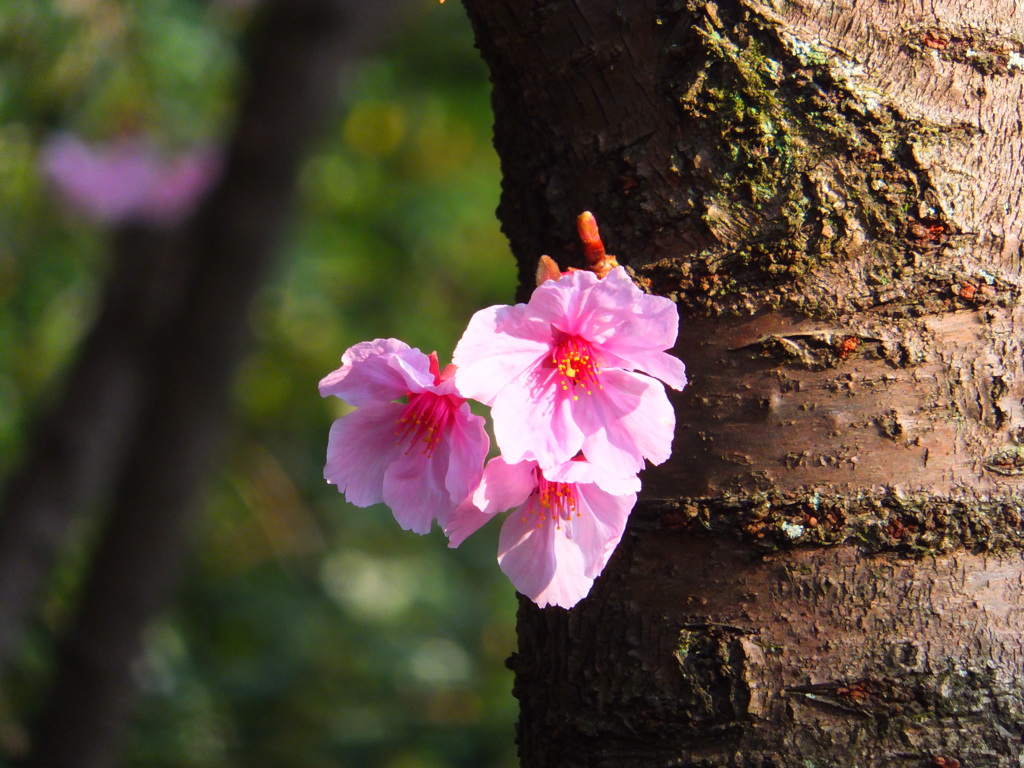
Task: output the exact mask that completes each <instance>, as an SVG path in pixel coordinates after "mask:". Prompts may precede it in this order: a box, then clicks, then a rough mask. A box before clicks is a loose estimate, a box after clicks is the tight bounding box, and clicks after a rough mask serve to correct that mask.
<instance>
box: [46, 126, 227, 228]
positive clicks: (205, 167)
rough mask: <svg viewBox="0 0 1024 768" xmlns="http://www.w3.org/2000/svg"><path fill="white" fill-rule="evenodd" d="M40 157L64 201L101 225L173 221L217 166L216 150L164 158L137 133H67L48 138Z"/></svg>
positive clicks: (188, 208) (199, 192)
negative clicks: (105, 136)
mask: <svg viewBox="0 0 1024 768" xmlns="http://www.w3.org/2000/svg"><path fill="white" fill-rule="evenodd" d="M41 162H42V168H43V171H44V173H45V174H46V176H47V177H48V178H49V180H50V181H51V183H52V184H53V185H54V187H55V188H56V190H57V193H58V194H59V195H60V197H61V199H62V200H63V202H64V203H65V204H66V205H67V206H68V207H69V208H71V209H73V210H74V211H76V212H78V213H80V214H82V215H83V216H86V217H88V218H90V219H93V220H95V221H97V222H100V223H103V224H120V223H123V222H126V221H146V222H149V223H151V224H159V225H170V224H174V223H177V222H178V221H180V220H181V219H183V218H184V217H185V216H187V215H188V214H190V213H191V212H192V209H193V208H194V206H195V204H196V203H197V202H198V200H199V198H200V197H201V196H202V195H203V194H204V193H205V192H206V191H207V190H208V189H209V187H210V185H211V184H212V183H213V181H214V179H215V178H216V177H217V175H218V174H219V173H220V169H221V158H220V154H219V153H218V152H215V151H213V150H209V149H195V150H192V151H189V152H185V153H182V154H180V155H177V156H175V157H165V156H163V155H162V154H160V153H159V152H158V151H157V150H156V149H155V148H154V147H153V145H152V144H151V143H150V142H148V141H146V140H144V139H142V138H139V137H123V138H120V139H118V140H116V141H112V142H108V143H105V144H87V143H86V142H84V141H82V140H81V139H79V138H77V137H76V136H73V135H71V134H66V133H62V134H57V135H55V136H53V137H51V138H50V139H49V140H48V141H47V143H46V145H45V146H44V147H43V150H42V155H41Z"/></svg>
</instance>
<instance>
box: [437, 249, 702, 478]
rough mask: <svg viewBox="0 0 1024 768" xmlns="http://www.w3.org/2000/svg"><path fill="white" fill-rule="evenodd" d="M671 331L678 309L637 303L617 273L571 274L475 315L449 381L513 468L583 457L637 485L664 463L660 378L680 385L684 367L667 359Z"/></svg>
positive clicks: (666, 415) (637, 295) (651, 300)
mask: <svg viewBox="0 0 1024 768" xmlns="http://www.w3.org/2000/svg"><path fill="white" fill-rule="evenodd" d="M678 328H679V315H678V312H677V310H676V306H675V304H673V303H672V302H671V301H670V300H668V299H666V298H662V297H660V296H649V295H647V294H645V293H643V292H642V291H641V290H640V289H639V288H637V287H636V285H635V284H634V283H633V281H632V280H630V278H629V276H628V275H627V274H626V272H625V270H624V269H623V268H622V267H616V268H614V269H612V270H611V271H610V272H609V273H608V276H607V277H605V278H604V279H601V280H599V279H598V278H597V276H596V275H594V274H593V273H591V272H571V273H569V274H566V275H563V276H562V277H561V278H560V279H558V280H548V281H546V282H544V283H542V284H541V285H539V286H538V287H537V288H536V290H534V292H533V295H532V296H531V298H530V301H529V303H528V304H517V305H515V306H511V307H510V306H494V307H488V308H487V309H483V310H481V311H479V312H477V313H476V314H475V315H474V316H473V318H472V319H471V320H470V322H469V327H468V328H467V329H466V332H465V334H463V336H462V339H461V341H460V342H459V344H458V346H457V347H456V349H455V355H454V360H455V364H456V366H457V367H458V372H457V373H456V375H455V376H456V381H457V383H458V386H459V390H460V391H461V392H462V393H463V394H464V395H465V396H466V397H472V398H475V399H477V400H480V401H481V402H483V403H485V404H487V405H490V406H491V407H492V410H491V418H492V419H493V421H494V435H495V438H496V439H497V442H498V446H499V447H500V448H501V453H502V455H503V456H504V457H505V460H506V461H507V462H509V463H510V464H516V463H518V462H520V461H523V460H526V459H534V460H536V461H537V462H538V463H539V464H540V466H541V467H543V468H544V469H548V468H551V467H554V466H557V465H559V464H562V463H563V462H566V461H568V460H570V459H572V458H573V457H575V456H576V455H577V453H579V452H580V451H581V450H582V452H583V453H584V454H585V455H586V457H587V459H588V460H589V461H591V462H593V463H594V464H597V465H599V466H601V467H604V468H605V469H606V470H608V471H610V472H612V473H613V474H618V475H628V474H633V473H635V472H637V471H639V470H640V469H642V468H643V466H644V459H647V460H649V461H650V462H651V463H653V464H660V463H661V462H663V461H665V459H667V458H668V456H669V454H670V453H671V447H672V437H673V433H674V431H675V413H674V412H673V410H672V405H671V404H670V403H669V401H668V397H667V396H666V394H665V388H664V387H663V386H662V384H661V382H660V381H657V380H656V379H661V381H664V382H665V383H666V384H668V385H669V386H671V387H674V388H675V389H682V388H683V387H684V386H685V385H686V374H685V368H684V366H683V363H682V362H681V361H680V360H678V359H677V358H675V357H673V356H671V355H669V354H667V353H666V352H665V350H667V349H669V348H671V347H672V345H673V344H674V343H675V339H676V333H677V332H678ZM638 371H642V372H643V373H639V372H638ZM644 374H648V375H644ZM652 377H656V378H652Z"/></svg>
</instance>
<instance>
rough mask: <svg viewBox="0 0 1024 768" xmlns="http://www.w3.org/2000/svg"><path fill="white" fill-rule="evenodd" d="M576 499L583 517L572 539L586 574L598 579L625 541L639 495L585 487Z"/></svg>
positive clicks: (575, 525)
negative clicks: (627, 524)
mask: <svg viewBox="0 0 1024 768" xmlns="http://www.w3.org/2000/svg"><path fill="white" fill-rule="evenodd" d="M577 496H578V499H579V505H580V516H579V517H577V518H574V519H573V524H572V527H571V532H570V533H571V538H572V541H573V543H574V544H575V545H576V546H577V547H579V549H580V552H581V553H582V556H583V562H584V571H583V574H584V575H585V576H587V577H588V578H591V579H596V578H597V577H598V576H600V575H601V571H603V570H604V567H605V566H606V565H607V564H608V559H609V558H610V557H611V555H612V552H614V551H615V548H616V547H617V546H618V544H619V541H620V540H621V539H622V533H623V531H625V530H626V521H627V520H628V519H629V513H630V512H631V511H632V509H633V506H634V505H635V504H636V494H635V493H627V494H621V495H616V494H611V493H607V492H606V491H604V490H602V489H601V488H599V487H598V486H596V485H592V484H585V485H578V486H577Z"/></svg>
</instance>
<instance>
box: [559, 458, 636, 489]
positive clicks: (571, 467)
mask: <svg viewBox="0 0 1024 768" xmlns="http://www.w3.org/2000/svg"><path fill="white" fill-rule="evenodd" d="M544 477H546V478H547V479H548V480H551V481H553V482H558V483H573V484H575V485H580V484H582V483H593V484H595V485H598V486H599V487H600V488H601V489H602V490H603V491H605V492H606V493H610V494H613V495H616V496H624V495H626V494H629V493H633V494H636V493H637V492H639V490H640V478H639V477H637V476H636V475H635V474H628V475H622V476H620V475H618V474H614V473H610V472H609V471H608V470H607V468H605V467H601V466H598V465H597V464H594V463H592V462H590V461H586V460H580V461H576V460H574V461H567V462H565V463H564V464H559V465H558V466H555V467H552V468H551V469H545V470H544Z"/></svg>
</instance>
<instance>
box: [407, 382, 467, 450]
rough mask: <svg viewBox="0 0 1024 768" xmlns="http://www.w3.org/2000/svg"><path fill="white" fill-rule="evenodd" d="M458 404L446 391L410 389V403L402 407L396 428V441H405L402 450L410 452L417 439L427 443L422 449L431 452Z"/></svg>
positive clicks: (448, 424) (446, 427)
mask: <svg viewBox="0 0 1024 768" xmlns="http://www.w3.org/2000/svg"><path fill="white" fill-rule="evenodd" d="M459 405H460V403H457V402H455V398H453V397H450V396H448V395H437V394H434V393H433V392H416V393H413V392H410V393H409V404H408V405H406V406H405V408H403V409H402V414H401V415H400V416H399V417H398V422H397V426H398V429H397V430H396V431H395V435H397V436H398V443H399V445H401V444H402V443H404V442H406V441H408V443H409V447H408V448H406V450H405V452H406V453H409V452H410V451H412V449H413V447H414V446H415V445H416V444H417V443H419V442H423V443H425V444H426V445H425V446H424V448H423V452H424V453H425V454H427V456H430V455H431V454H433V452H434V448H436V447H437V444H438V443H439V442H440V441H441V435H443V434H444V433H445V431H446V430H447V429H448V428H449V427H450V426H451V423H452V420H453V418H454V415H455V410H456V409H457V408H458V407H459Z"/></svg>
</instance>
